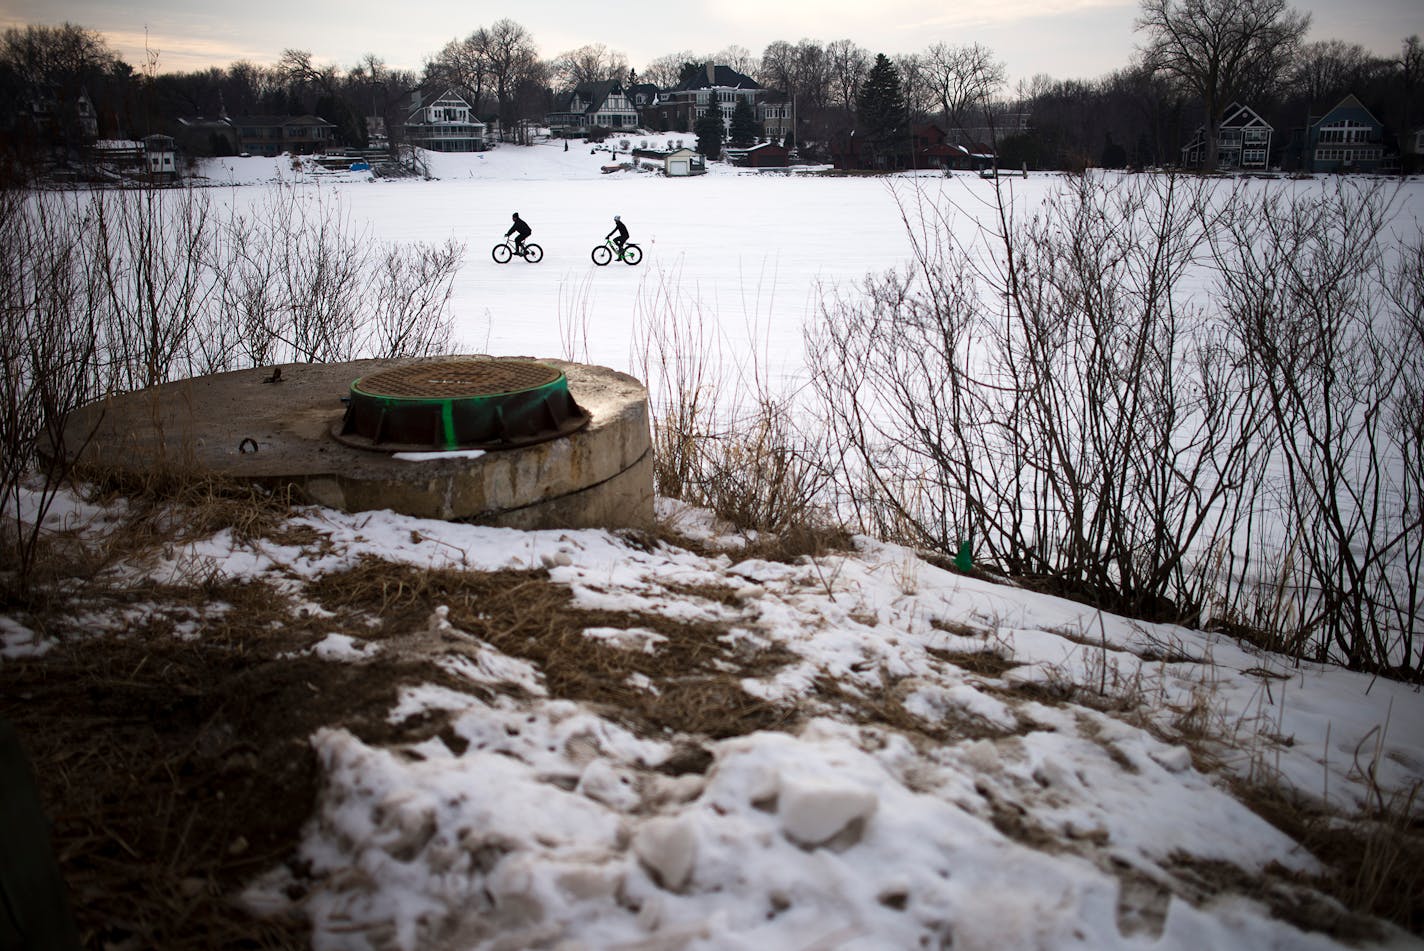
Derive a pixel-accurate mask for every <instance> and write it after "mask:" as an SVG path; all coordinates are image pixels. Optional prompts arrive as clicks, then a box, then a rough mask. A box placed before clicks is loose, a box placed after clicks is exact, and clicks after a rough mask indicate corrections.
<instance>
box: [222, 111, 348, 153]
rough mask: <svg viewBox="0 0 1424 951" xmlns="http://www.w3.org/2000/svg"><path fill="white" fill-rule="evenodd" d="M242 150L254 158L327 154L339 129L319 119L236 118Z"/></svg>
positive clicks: (233, 123)
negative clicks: (285, 154) (289, 154)
mask: <svg viewBox="0 0 1424 951" xmlns="http://www.w3.org/2000/svg"><path fill="white" fill-rule="evenodd" d="M229 121H230V122H231V123H232V126H233V128H235V129H236V130H237V140H238V147H239V148H240V149H241V150H242V151H243V152H247V153H250V154H252V155H281V154H282V153H283V152H290V153H291V154H293V155H310V154H312V153H313V152H324V151H326V147H327V146H328V145H329V144H330V143H331V132H332V130H333V129H335V128H336V126H334V125H332V124H331V123H330V122H327V121H326V120H325V119H322V118H320V117H318V116H234V117H233V118H232V119H231V120H229Z"/></svg>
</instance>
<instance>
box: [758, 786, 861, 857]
mask: <svg viewBox="0 0 1424 951" xmlns="http://www.w3.org/2000/svg"><path fill="white" fill-rule="evenodd" d="M878 804H879V800H878V799H877V798H876V796H875V793H874V792H872V791H871V790H869V789H866V788H864V787H861V786H854V785H851V784H849V783H836V782H834V781H827V780H817V779H801V778H794V779H786V778H785V777H783V778H782V781H781V797H780V808H779V812H780V815H781V828H782V831H784V832H785V833H786V835H787V837H788V838H790V839H791V840H792V841H793V842H796V843H798V844H799V845H804V846H817V845H823V844H825V843H827V842H830V841H831V840H832V839H835V838H837V837H838V836H841V834H842V833H847V834H848V835H849V836H850V837H852V838H854V839H857V840H858V839H859V837H860V836H859V832H858V831H857V830H856V829H855V828H853V827H854V826H857V825H863V824H864V823H865V822H866V821H867V820H868V819H869V818H870V817H871V816H872V815H873V814H874V813H875V807H876V806H877V805H878Z"/></svg>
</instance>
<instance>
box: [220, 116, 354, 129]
mask: <svg viewBox="0 0 1424 951" xmlns="http://www.w3.org/2000/svg"><path fill="white" fill-rule="evenodd" d="M232 124H233V125H281V126H287V125H326V126H331V127H332V128H333V129H334V128H336V126H335V125H333V124H332V123H330V122H327V121H326V120H325V119H323V118H321V117H320V116H310V115H307V116H234V117H233V119H232Z"/></svg>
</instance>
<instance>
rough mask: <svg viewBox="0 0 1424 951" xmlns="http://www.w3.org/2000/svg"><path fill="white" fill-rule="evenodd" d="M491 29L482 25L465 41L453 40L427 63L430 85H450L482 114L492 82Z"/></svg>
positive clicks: (428, 83) (426, 71)
mask: <svg viewBox="0 0 1424 951" xmlns="http://www.w3.org/2000/svg"><path fill="white" fill-rule="evenodd" d="M488 49H489V31H488V30H486V29H484V28H483V27H481V28H480V29H478V30H475V31H474V32H473V33H471V34H470V35H469V36H467V37H465V38H464V39H462V40H451V41H450V42H448V43H446V44H445V46H444V47H443V48H442V49H441V50H440V52H439V54H437V55H436V57H435V58H434V59H433V60H431V61H430V62H429V63H428V64H426V70H425V73H426V84H427V85H428V86H434V85H442V84H448V85H450V86H453V87H454V88H455V89H457V90H459V92H460V94H461V95H463V96H464V97H465V99H466V100H467V101H468V102H469V103H470V105H471V106H473V107H474V108H475V111H476V112H477V113H478V112H479V111H480V110H481V109H483V107H484V100H485V95H486V92H487V89H488V87H489V84H490V75H491V70H490V62H489V56H488Z"/></svg>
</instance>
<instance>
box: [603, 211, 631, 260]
mask: <svg viewBox="0 0 1424 951" xmlns="http://www.w3.org/2000/svg"><path fill="white" fill-rule="evenodd" d="M614 235H617V237H614ZM609 238H613V246H614V247H615V248H617V249H618V254H619V256H622V254H623V245H625V244H627V243H628V226H627V225H625V224H624V223H623V219H622V218H620V217H618V216H617V215H614V216H613V230H612V231H610V232H608V233H607V234H606V235H604V236H603V239H604V240H605V241H607V240H608V239H609Z"/></svg>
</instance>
